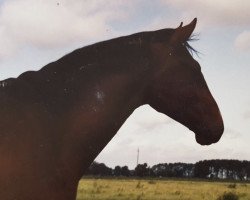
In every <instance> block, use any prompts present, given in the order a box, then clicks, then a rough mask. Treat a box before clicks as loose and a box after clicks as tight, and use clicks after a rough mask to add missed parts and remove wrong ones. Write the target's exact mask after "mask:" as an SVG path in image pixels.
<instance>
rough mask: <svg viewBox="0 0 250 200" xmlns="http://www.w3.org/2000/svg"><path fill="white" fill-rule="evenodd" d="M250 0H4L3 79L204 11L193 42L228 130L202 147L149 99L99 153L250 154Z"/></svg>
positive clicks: (132, 157)
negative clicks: (138, 149) (77, 51)
mask: <svg viewBox="0 0 250 200" xmlns="http://www.w3.org/2000/svg"><path fill="white" fill-rule="evenodd" d="M249 10H250V1H249V0H238V1H228V0H220V1H218V0H216V1H215V0H189V1H186V0H154V1H149V0H84V1H82V0H74V1H69V0H57V1H54V0H37V1H33V0H8V1H7V0H0V80H2V79H5V78H9V77H17V76H18V75H19V74H20V73H22V72H24V71H27V70H31V69H32V70H38V69H40V68H41V67H42V66H44V65H45V64H47V63H49V62H52V61H54V60H57V59H58V58H60V57H61V56H63V55H64V54H66V53H68V52H70V51H72V50H74V49H76V48H79V47H83V46H85V45H87V44H92V43H95V42H98V41H102V40H106V39H108V38H113V37H117V36H121V35H127V34H130V33H135V32H139V31H148V30H156V29H161V28H175V27H177V26H178V25H179V24H180V22H181V21H183V22H184V24H187V23H189V22H191V21H192V20H193V18H194V17H197V18H198V24H197V28H196V30H195V32H196V33H199V41H196V42H193V43H192V44H191V45H192V46H194V47H195V48H196V49H197V50H198V51H199V52H201V54H200V57H199V58H197V57H196V59H197V60H198V62H199V63H200V65H201V67H202V71H203V74H204V76H205V78H206V80H207V83H208V85H209V87H210V90H211V92H212V94H213V96H214V98H215V99H216V101H217V103H218V104H219V107H220V109H221V112H222V116H223V118H224V123H225V133H224V135H223V137H222V138H221V140H220V141H219V142H218V143H217V144H213V145H211V146H201V145H199V144H197V143H196V142H195V138H194V134H193V133H192V132H191V131H189V130H188V129H187V128H185V127H184V126H183V125H181V124H179V123H177V122H175V121H174V120H172V119H170V118H169V117H167V116H165V115H162V114H159V113H157V112H156V111H154V110H153V109H152V108H150V107H149V106H147V105H146V106H142V107H140V108H138V109H137V110H135V112H134V113H133V114H132V116H131V117H130V118H129V119H128V120H127V121H126V122H125V124H124V125H123V126H122V128H121V129H120V130H119V132H118V133H117V134H116V136H115V137H114V138H113V140H112V141H111V142H110V143H109V144H108V145H107V146H106V148H105V149H104V150H103V151H102V153H101V154H100V155H99V156H98V157H97V159H96V160H97V161H98V162H104V163H106V164H107V165H108V166H111V167H114V166H115V165H128V166H129V167H130V168H134V167H135V165H136V154H137V148H140V159H139V162H140V163H144V162H147V163H148V164H149V165H151V166H152V165H153V164H157V163H163V162H196V161H199V160H203V159H217V158H227V159H246V160H250V147H249V142H250V92H249V86H250V78H249V77H250V20H249V19H250V12H249Z"/></svg>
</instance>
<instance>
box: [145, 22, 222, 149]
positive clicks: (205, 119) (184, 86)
mask: <svg viewBox="0 0 250 200" xmlns="http://www.w3.org/2000/svg"><path fill="white" fill-rule="evenodd" d="M196 21H197V20H196V18H195V19H194V20H193V21H192V22H191V23H190V24H188V25H186V26H184V27H183V26H182V23H181V25H180V26H179V27H178V28H176V29H163V30H160V31H158V32H155V33H152V35H151V39H150V42H149V45H150V49H151V50H150V52H151V56H152V58H151V59H150V60H151V66H152V67H153V68H154V70H153V72H152V80H151V81H150V86H149V89H148V90H147V101H148V103H149V105H150V106H151V107H153V108H154V109H155V110H157V111H158V112H161V113H164V114H166V115H168V116H169V117H171V118H173V119H174V120H176V121H178V122H180V123H181V124H183V125H184V126H186V127H187V128H189V129H190V130H191V131H193V132H194V133H195V135H196V141H197V142H198V143H199V144H201V145H209V144H212V143H215V142H217V141H218V140H219V139H220V137H221V135H222V133H223V131H224V125H223V120H222V117H221V114H220V111H219V108H218V106H217V104H216V102H215V100H214V98H213V96H212V95H211V93H210V91H209V88H208V86H207V84H206V81H205V79H204V77H203V75H202V72H201V67H200V65H199V63H198V62H197V61H196V60H195V59H194V58H193V57H192V55H191V54H190V52H189V50H190V48H191V47H190V45H189V44H188V40H189V39H190V37H191V35H192V33H193V30H194V29H195V26H196Z"/></svg>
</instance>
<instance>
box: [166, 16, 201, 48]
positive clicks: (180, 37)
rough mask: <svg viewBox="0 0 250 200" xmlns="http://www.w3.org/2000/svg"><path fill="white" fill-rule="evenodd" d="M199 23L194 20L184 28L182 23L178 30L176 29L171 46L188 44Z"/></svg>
mask: <svg viewBox="0 0 250 200" xmlns="http://www.w3.org/2000/svg"><path fill="white" fill-rule="evenodd" d="M196 23H197V18H194V19H193V21H192V22H191V23H190V24H188V25H186V26H183V27H182V24H183V23H182V22H181V24H180V26H179V27H178V28H176V29H175V31H174V33H173V35H172V37H171V39H170V44H171V45H176V44H181V43H183V42H186V41H187V40H188V38H189V37H190V36H191V34H192V33H193V31H194V29H195V26H196Z"/></svg>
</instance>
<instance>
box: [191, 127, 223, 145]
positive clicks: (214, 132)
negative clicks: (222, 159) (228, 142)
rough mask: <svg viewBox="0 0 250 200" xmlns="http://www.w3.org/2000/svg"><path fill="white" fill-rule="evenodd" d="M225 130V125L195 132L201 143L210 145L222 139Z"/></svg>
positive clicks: (197, 140) (197, 139) (198, 141)
mask: <svg viewBox="0 0 250 200" xmlns="http://www.w3.org/2000/svg"><path fill="white" fill-rule="evenodd" d="M223 132H224V125H223V124H222V126H219V127H216V128H213V129H209V130H202V131H199V132H195V139H196V142H197V143H199V144H200V145H210V144H213V143H216V142H218V141H219V140H220V138H221V136H222V134H223Z"/></svg>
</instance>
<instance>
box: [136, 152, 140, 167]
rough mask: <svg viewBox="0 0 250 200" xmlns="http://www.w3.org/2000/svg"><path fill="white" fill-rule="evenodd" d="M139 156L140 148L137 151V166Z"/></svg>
mask: <svg viewBox="0 0 250 200" xmlns="http://www.w3.org/2000/svg"><path fill="white" fill-rule="evenodd" d="M139 154H140V150H139V148H138V149H137V160H136V166H137V165H138V164H139Z"/></svg>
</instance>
